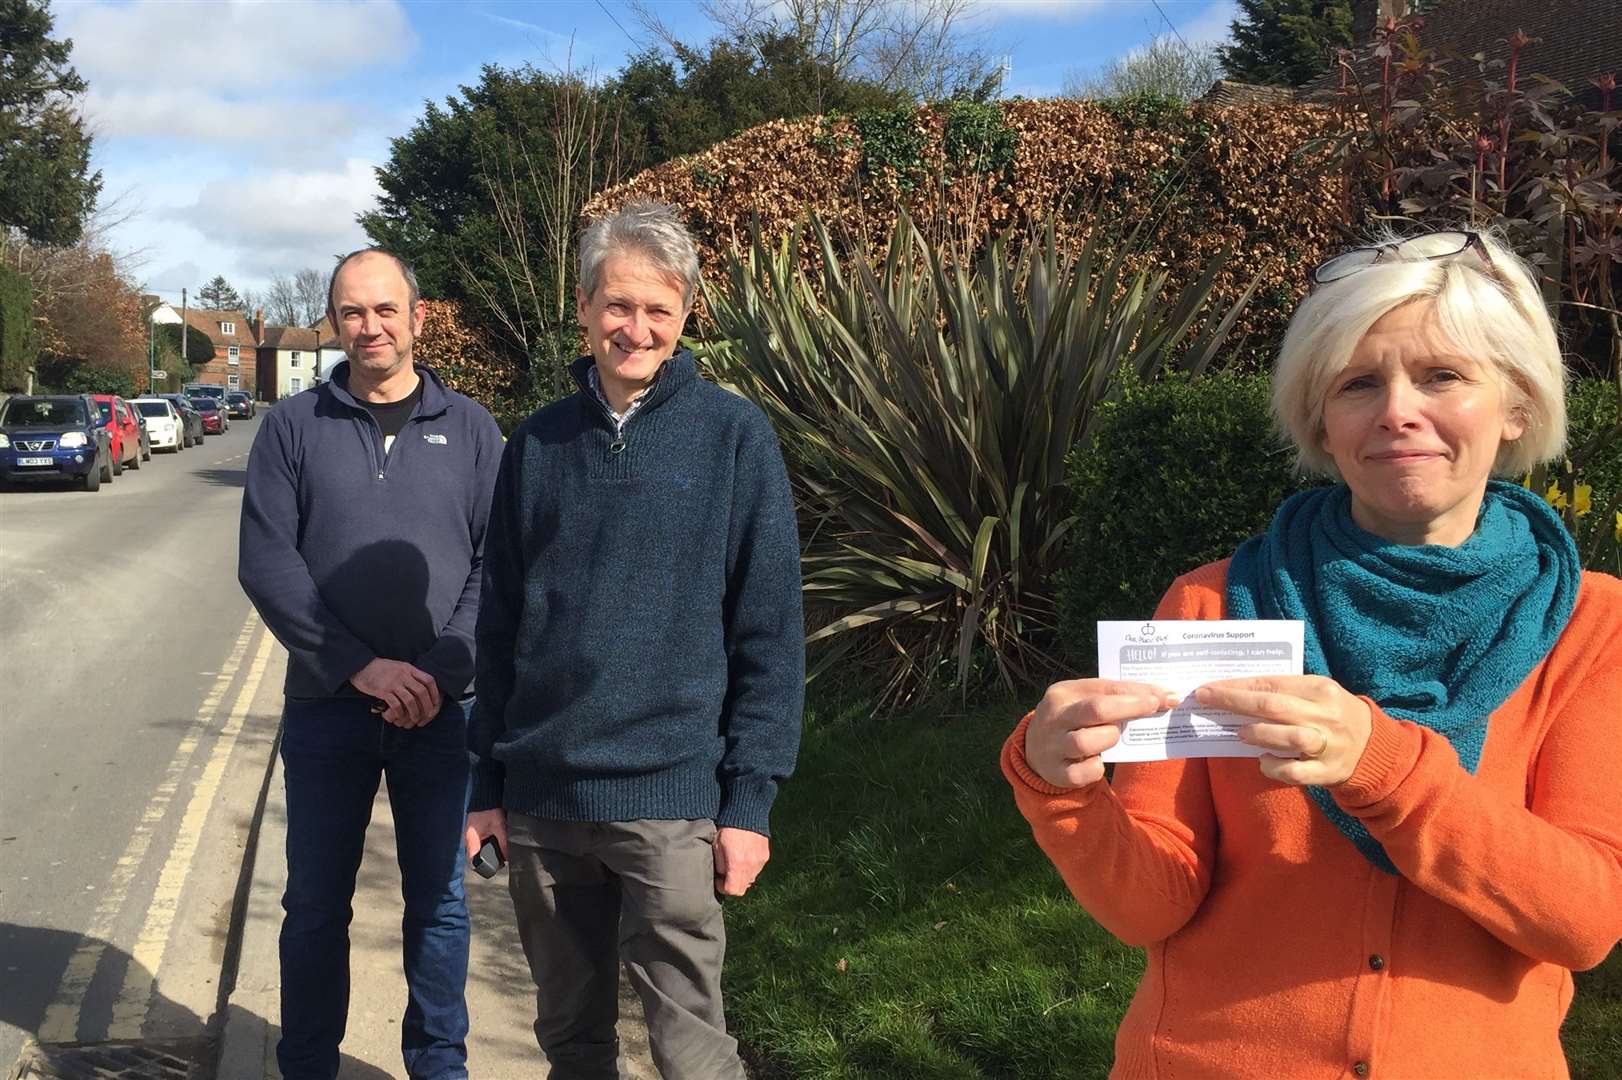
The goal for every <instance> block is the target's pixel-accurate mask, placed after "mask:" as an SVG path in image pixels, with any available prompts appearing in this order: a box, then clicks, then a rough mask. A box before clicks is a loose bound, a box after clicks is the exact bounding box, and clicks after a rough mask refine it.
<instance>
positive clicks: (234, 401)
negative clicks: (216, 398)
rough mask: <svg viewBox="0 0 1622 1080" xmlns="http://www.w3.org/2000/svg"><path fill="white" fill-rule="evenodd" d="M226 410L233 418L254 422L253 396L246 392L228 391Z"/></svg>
mask: <svg viewBox="0 0 1622 1080" xmlns="http://www.w3.org/2000/svg"><path fill="white" fill-rule="evenodd" d="M225 408H226V411H227V412H229V413H230V414H231V415H232V416H240V417H242V418H243V419H244V420H252V419H253V414H254V404H253V395H252V394H250V393H248V392H247V391H245V390H231V391H228V392H227V393H226V395H225Z"/></svg>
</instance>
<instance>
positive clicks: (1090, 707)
mask: <svg viewBox="0 0 1622 1080" xmlns="http://www.w3.org/2000/svg"><path fill="white" fill-rule="evenodd" d="M1176 704H1177V695H1176V694H1174V693H1172V692H1171V691H1170V690H1167V689H1166V688H1165V687H1163V686H1154V685H1152V684H1149V683H1138V682H1118V681H1116V680H1113V679H1070V680H1068V681H1066V682H1057V683H1054V684H1053V685H1052V686H1050V687H1048V692H1047V693H1045V694H1043V695H1042V703H1041V704H1040V705H1038V706H1037V707H1036V715H1035V716H1034V717H1032V718H1031V722H1030V724H1029V726H1027V727H1026V728H1025V763H1026V764H1027V765H1029V766H1030V767H1031V771H1032V772H1034V773H1035V774H1036V775H1037V776H1040V777H1041V778H1042V779H1043V780H1045V781H1047V782H1048V783H1050V784H1052V785H1053V786H1054V787H1061V788H1083V787H1086V786H1087V785H1089V784H1096V783H1098V782H1099V781H1100V780H1102V779H1104V762H1103V759H1102V758H1100V757H1099V755H1100V754H1102V753H1103V752H1104V751H1105V750H1108V749H1109V748H1110V747H1112V746H1114V745H1115V744H1116V743H1118V742H1120V741H1121V727H1122V725H1124V724H1125V723H1126V722H1127V721H1128V720H1140V719H1142V718H1143V717H1145V716H1154V715H1155V714H1156V713H1162V712H1165V711H1166V710H1167V709H1169V708H1171V707H1172V706H1174V705H1176Z"/></svg>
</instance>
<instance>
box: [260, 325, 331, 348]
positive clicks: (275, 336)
mask: <svg viewBox="0 0 1622 1080" xmlns="http://www.w3.org/2000/svg"><path fill="white" fill-rule="evenodd" d="M317 337H318V335H317V334H316V332H315V331H314V330H308V329H305V328H304V327H302V326H267V327H265V338H264V340H263V341H261V342H260V346H261V347H262V348H267V349H309V350H310V351H311V352H314V351H315V350H316V349H317V348H318V347H319V346H318V345H317Z"/></svg>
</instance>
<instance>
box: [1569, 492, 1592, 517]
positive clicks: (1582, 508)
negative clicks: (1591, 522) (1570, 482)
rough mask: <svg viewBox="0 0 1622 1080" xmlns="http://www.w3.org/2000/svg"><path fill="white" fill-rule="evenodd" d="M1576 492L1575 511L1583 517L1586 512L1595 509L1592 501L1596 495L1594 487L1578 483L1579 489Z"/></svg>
mask: <svg viewBox="0 0 1622 1080" xmlns="http://www.w3.org/2000/svg"><path fill="white" fill-rule="evenodd" d="M1574 494H1575V495H1576V499H1575V501H1574V504H1573V513H1575V514H1576V515H1577V516H1578V517H1582V516H1583V515H1584V514H1586V513H1588V512H1589V511H1590V510H1592V509H1594V506H1593V501H1592V500H1593V495H1594V489H1593V488H1591V487H1589V486H1588V485H1587V484H1578V485H1577V490H1576V491H1575V492H1574Z"/></svg>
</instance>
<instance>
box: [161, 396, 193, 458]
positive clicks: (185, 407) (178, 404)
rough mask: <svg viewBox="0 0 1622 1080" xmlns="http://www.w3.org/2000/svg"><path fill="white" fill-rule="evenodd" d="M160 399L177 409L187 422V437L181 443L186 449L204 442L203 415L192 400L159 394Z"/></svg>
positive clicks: (185, 397)
mask: <svg viewBox="0 0 1622 1080" xmlns="http://www.w3.org/2000/svg"><path fill="white" fill-rule="evenodd" d="M158 396H159V397H161V398H163V400H165V401H167V402H168V403H169V404H171V405H173V406H174V407H175V411H176V412H178V413H180V416H181V419H183V420H185V421H186V437H185V438H184V439H182V440H181V441H180V445H181V446H182V447H183V448H184V447H187V446H196V445H197V444H198V443H200V442H202V441H203V414H202V413H200V412H198V411H197V409H196V408H195V407H194V406H193V405H192V403H191V398H189V397H187V396H186V395H185V394H159V395H158Z"/></svg>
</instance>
